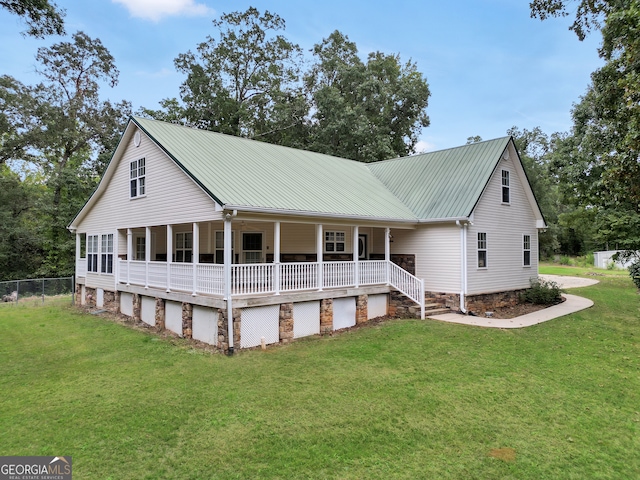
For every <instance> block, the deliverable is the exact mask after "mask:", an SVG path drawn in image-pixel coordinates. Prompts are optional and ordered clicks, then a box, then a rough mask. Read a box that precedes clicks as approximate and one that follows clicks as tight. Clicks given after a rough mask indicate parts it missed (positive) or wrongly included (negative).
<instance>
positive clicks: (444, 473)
mask: <svg viewBox="0 0 640 480" xmlns="http://www.w3.org/2000/svg"><path fill="white" fill-rule="evenodd" d="M599 279H600V280H601V283H600V284H598V285H595V286H592V287H587V288H583V289H573V290H572V293H576V294H579V295H583V296H585V297H589V298H591V299H593V300H594V301H595V306H594V307H593V308H591V309H589V310H585V311H582V312H579V313H577V314H574V315H571V316H567V317H564V318H560V319H556V320H553V321H550V322H546V323H544V324H541V325H537V326H534V327H529V328H526V329H522V330H494V329H481V328H474V327H469V326H464V325H455V324H446V323H440V322H436V321H416V320H397V321H389V322H386V323H384V324H381V325H379V326H376V327H370V328H364V329H359V330H357V331H352V332H348V333H344V334H340V335H336V336H332V337H323V338H317V337H316V338H311V339H306V340H302V341H298V342H295V343H293V344H291V345H289V346H284V347H275V348H270V349H268V350H267V351H266V352H263V351H260V350H254V351H246V352H240V353H239V354H237V355H235V356H234V357H225V356H222V355H216V354H208V353H205V352H203V351H200V350H196V349H193V348H192V347H190V346H189V344H188V343H187V342H185V341H182V340H177V339H176V340H167V339H160V338H157V337H155V336H153V335H151V334H147V333H145V332H140V331H135V330H132V329H130V328H128V327H125V326H122V325H120V324H117V323H115V322H112V321H110V320H107V319H104V318H100V317H96V316H90V315H85V314H81V313H78V312H76V311H74V310H73V309H71V308H69V307H63V306H44V307H35V306H26V305H25V306H18V307H15V308H7V309H2V310H0V389H1V391H2V395H1V396H0V412H1V413H0V454H2V455H72V456H73V465H74V473H75V477H74V478H83V479H84V478H99V479H106V478H113V479H121V478H154V479H155V478H180V479H182V478H205V479H206V478H243V479H244V478H353V479H363V478H411V479H413V478H438V479H440V478H451V479H460V478H470V479H484V478H487V479H495V478H513V479H543V478H558V479H586V478H589V479H592V478H602V479H618V478H640V297H639V295H638V292H637V290H636V289H635V288H633V286H632V283H631V280H630V279H629V277H628V276H627V277H624V276H613V275H609V276H606V277H600V278H599ZM499 448H512V449H514V450H515V452H516V458H515V461H512V462H509V461H504V460H500V459H497V458H492V457H490V456H489V455H488V454H489V452H490V451H491V450H492V449H499Z"/></svg>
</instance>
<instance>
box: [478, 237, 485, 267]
mask: <svg viewBox="0 0 640 480" xmlns="http://www.w3.org/2000/svg"><path fill="white" fill-rule="evenodd" d="M478 268H487V234H486V233H480V232H478Z"/></svg>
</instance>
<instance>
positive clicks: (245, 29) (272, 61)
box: [145, 7, 301, 138]
mask: <svg viewBox="0 0 640 480" xmlns="http://www.w3.org/2000/svg"><path fill="white" fill-rule="evenodd" d="M213 25H214V27H215V28H217V29H218V30H219V35H218V38H217V39H216V38H213V37H207V40H206V41H205V42H202V43H201V44H200V45H199V46H198V48H197V54H194V53H192V52H187V53H184V54H181V55H179V56H178V58H176V60H175V65H176V68H177V70H178V71H180V72H182V73H185V74H186V75H187V78H186V80H185V81H184V83H183V84H182V86H181V89H180V96H181V99H182V102H183V105H182V106H179V105H177V103H176V102H177V101H176V100H165V101H164V102H163V103H164V105H163V106H164V107H165V111H164V113H162V112H154V111H153V110H146V111H145V113H147V114H151V115H153V116H154V117H156V118H158V117H160V118H162V116H163V115H166V116H168V118H169V119H180V121H181V122H184V123H187V124H190V125H193V126H197V127H199V128H205V129H207V130H213V131H217V132H223V133H228V134H231V135H238V136H245V137H250V138H253V137H256V138H260V137H262V136H264V135H267V134H268V133H269V132H270V131H272V130H278V129H281V128H283V127H285V126H286V125H283V122H285V121H286V122H289V123H291V122H295V121H296V118H293V119H292V118H282V114H281V112H282V110H283V108H284V107H283V105H285V106H286V105H288V104H293V105H295V104H296V99H297V97H298V95H297V94H296V82H297V81H298V77H299V70H300V63H301V50H300V47H298V46H297V45H295V44H293V43H291V42H289V41H288V40H287V39H286V38H285V37H284V36H282V35H280V34H277V32H279V31H281V30H284V28H285V22H284V20H283V19H282V18H281V17H279V16H278V15H276V14H272V13H270V12H268V11H266V12H265V13H264V14H261V13H260V12H259V11H258V10H256V9H255V8H253V7H251V8H249V9H248V10H247V11H246V12H233V13H228V14H224V15H222V16H221V17H220V19H219V20H214V22H213ZM297 91H298V92H299V91H300V90H299V88H298V90H297ZM285 110H286V109H285ZM297 120H298V121H299V119H297Z"/></svg>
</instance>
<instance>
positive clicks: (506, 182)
mask: <svg viewBox="0 0 640 480" xmlns="http://www.w3.org/2000/svg"><path fill="white" fill-rule="evenodd" d="M509 187H510V179H509V170H502V203H511V194H510V192H509Z"/></svg>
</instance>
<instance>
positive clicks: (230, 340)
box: [224, 210, 238, 355]
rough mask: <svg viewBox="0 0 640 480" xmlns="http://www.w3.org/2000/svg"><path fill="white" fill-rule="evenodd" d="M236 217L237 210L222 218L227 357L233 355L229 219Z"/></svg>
mask: <svg viewBox="0 0 640 480" xmlns="http://www.w3.org/2000/svg"><path fill="white" fill-rule="evenodd" d="M236 215H238V211H237V210H233V211H232V213H227V214H226V215H225V217H224V223H225V224H224V226H225V228H224V267H225V272H224V273H225V275H224V277H225V278H224V293H225V298H226V300H227V340H228V343H229V355H233V305H232V302H231V262H232V259H231V250H232V249H233V247H232V245H231V219H232V218H233V217H235V216H236Z"/></svg>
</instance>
